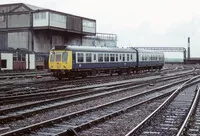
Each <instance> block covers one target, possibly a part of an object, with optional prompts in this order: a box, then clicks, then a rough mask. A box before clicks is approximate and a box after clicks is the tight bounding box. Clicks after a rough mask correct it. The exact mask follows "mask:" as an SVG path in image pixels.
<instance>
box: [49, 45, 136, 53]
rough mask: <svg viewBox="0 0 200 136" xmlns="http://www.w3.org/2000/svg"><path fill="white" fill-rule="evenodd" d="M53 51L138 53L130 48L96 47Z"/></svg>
mask: <svg viewBox="0 0 200 136" xmlns="http://www.w3.org/2000/svg"><path fill="white" fill-rule="evenodd" d="M51 50H70V51H85V52H87V51H96V52H137V51H136V49H129V48H108V47H94V46H71V45H70V46H69V45H68V46H55V47H53V48H52V49H51Z"/></svg>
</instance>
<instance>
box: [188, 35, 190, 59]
mask: <svg viewBox="0 0 200 136" xmlns="http://www.w3.org/2000/svg"><path fill="white" fill-rule="evenodd" d="M189 59H190V37H188V60H189Z"/></svg>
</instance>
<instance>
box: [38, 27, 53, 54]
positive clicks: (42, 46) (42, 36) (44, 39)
mask: <svg viewBox="0 0 200 136" xmlns="http://www.w3.org/2000/svg"><path fill="white" fill-rule="evenodd" d="M50 41H51V36H50V35H48V31H39V32H34V51H35V52H44V53H47V52H49V50H50V49H51V48H52V47H51V45H50Z"/></svg>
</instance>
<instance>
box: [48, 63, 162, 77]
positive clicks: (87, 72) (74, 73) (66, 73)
mask: <svg viewBox="0 0 200 136" xmlns="http://www.w3.org/2000/svg"><path fill="white" fill-rule="evenodd" d="M160 69H162V66H146V67H131V68H130V67H128V68H117V69H84V70H81V69H76V70H51V73H52V76H53V77H56V78H58V79H59V80H62V79H63V78H69V79H74V78H76V77H82V78H86V77H87V76H96V75H100V74H110V75H111V76H112V75H113V74H115V73H117V74H118V75H122V74H123V73H126V74H131V73H132V74H134V73H138V72H141V71H152V70H160Z"/></svg>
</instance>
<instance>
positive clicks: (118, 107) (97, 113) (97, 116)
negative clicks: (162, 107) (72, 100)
mask: <svg viewBox="0 0 200 136" xmlns="http://www.w3.org/2000/svg"><path fill="white" fill-rule="evenodd" d="M169 86H173V87H171V88H170V89H169ZM174 87H176V86H175V85H172V84H171V85H168V86H163V87H161V88H160V89H159V91H158V88H157V89H152V91H146V92H143V93H138V94H134V95H133V94H132V95H130V94H129V95H128V96H126V97H124V98H123V97H119V98H118V100H115V99H116V96H115V97H114V99H113V101H110V102H107V103H104V104H101V105H96V106H93V107H89V108H84V109H82V110H79V111H75V112H72V113H68V114H67V115H66V113H65V114H64V116H60V117H56V118H53V119H50V120H47V121H43V122H40V123H37V124H33V125H30V126H28V127H24V128H20V129H18V130H14V131H11V132H8V133H5V134H3V135H14V134H15V135H20V134H21V133H23V134H24V133H25V132H27V131H28V132H30V131H31V134H33V135H35V134H37V135H42V134H47V135H48V134H50V133H52V135H53V134H56V135H61V134H66V133H68V131H65V132H62V131H61V130H62V129H63V128H62V126H63V127H65V130H66V127H67V128H71V127H72V126H73V125H72V124H71V125H69V124H68V125H63V121H64V122H65V121H67V122H70V121H69V119H72V118H74V119H72V120H73V121H72V122H73V123H74V122H77V121H79V120H80V118H81V121H79V125H75V126H77V128H76V127H73V129H74V130H76V131H79V130H82V129H83V128H85V127H87V126H88V125H89V126H90V125H92V124H93V123H94V124H96V123H99V122H101V121H103V120H104V119H109V118H110V117H112V116H116V115H118V114H121V113H123V112H124V111H126V110H128V109H132V108H131V107H135V106H136V105H137V103H139V104H144V103H148V102H149V101H150V100H152V99H154V98H155V99H156V98H157V99H158V98H160V97H165V96H168V95H169V94H171V93H172V92H173V91H172V90H174V89H175V88H174ZM128 88H129V89H131V88H132V87H128ZM164 88H165V89H164ZM126 89H127V88H126ZM126 89H125V90H126ZM125 90H124V89H121V91H122V92H123V91H125ZM153 90H154V91H153ZM155 90H157V91H155ZM113 92H115V93H116V92H117V94H118V93H119V90H113ZM150 92H151V93H150ZM108 93H111V92H107V94H104V96H103V97H105V96H108ZM147 94H148V95H147ZM101 95H102V94H101ZM100 98H101V97H100ZM144 98H145V99H144ZM94 99H97V98H94ZM148 100H149V101H148ZM99 101H103V99H102V98H101V99H100V100H99ZM81 103H83V101H81ZM86 105H87V104H86ZM133 105H134V106H133ZM69 109H70V108H69ZM90 117H91V118H90ZM84 122H87V123H84ZM95 122H96V123H95ZM65 123H66V122H65ZM65 123H64V124H65ZM52 125H53V127H52ZM44 126H45V128H44ZM49 126H50V128H49ZM55 126H56V128H55ZM57 127H59V128H60V129H58V128H57ZM37 128H40V129H39V130H38V129H37ZM41 128H42V129H41ZM81 128H82V129H81ZM47 130H49V131H47ZM50 130H51V131H50ZM53 130H56V131H59V132H56V133H55V132H54V131H53Z"/></svg>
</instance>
